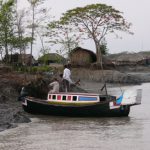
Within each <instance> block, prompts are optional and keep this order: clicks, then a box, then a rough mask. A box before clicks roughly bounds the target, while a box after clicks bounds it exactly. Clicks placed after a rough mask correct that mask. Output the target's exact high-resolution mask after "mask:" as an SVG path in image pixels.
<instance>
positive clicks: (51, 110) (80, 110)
mask: <svg viewBox="0 0 150 150" xmlns="http://www.w3.org/2000/svg"><path fill="white" fill-rule="evenodd" d="M22 104H23V105H22V106H23V109H24V110H25V111H26V112H29V113H34V114H46V115H57V116H76V117H90V116H95V117H97V116H101V117H121V116H128V114H129V112H130V106H129V105H124V106H120V107H116V108H114V109H110V102H103V103H100V102H97V103H94V104H90V105H78V106H71V105H63V104H62V105H60V104H51V103H48V101H46V100H37V99H36V100H33V99H32V98H31V99H30V98H24V101H23V103H22Z"/></svg>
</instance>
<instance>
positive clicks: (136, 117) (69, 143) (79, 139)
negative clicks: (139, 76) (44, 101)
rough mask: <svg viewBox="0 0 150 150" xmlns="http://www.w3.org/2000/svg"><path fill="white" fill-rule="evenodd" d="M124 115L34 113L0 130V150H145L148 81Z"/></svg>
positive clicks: (149, 120)
mask: <svg viewBox="0 0 150 150" xmlns="http://www.w3.org/2000/svg"><path fill="white" fill-rule="evenodd" d="M142 88H143V98H142V105H139V106H135V107H134V106H133V107H132V108H131V112H130V115H129V117H124V118H117V117H116V118H71V117H52V116H51V117H50V116H49V117H48V116H38V117H37V118H33V122H31V123H28V124H21V125H20V126H19V127H18V128H14V129H10V130H7V131H4V132H1V133H0V150H60V149H61V150H90V149H94V150H100V149H104V150H116V149H117V150H127V149H128V150H149V146H150V130H149V126H150V100H149V99H148V97H150V92H149V91H150V84H143V85H142Z"/></svg>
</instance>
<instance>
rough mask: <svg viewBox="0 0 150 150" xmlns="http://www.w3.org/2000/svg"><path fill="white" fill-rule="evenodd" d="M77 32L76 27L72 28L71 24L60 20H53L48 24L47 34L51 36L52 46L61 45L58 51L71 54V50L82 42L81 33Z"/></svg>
mask: <svg viewBox="0 0 150 150" xmlns="http://www.w3.org/2000/svg"><path fill="white" fill-rule="evenodd" d="M76 32H77V31H76V29H74V28H72V26H70V25H66V24H62V22H59V21H53V22H51V23H49V24H48V31H47V33H46V36H48V37H49V43H51V46H53V45H59V46H60V49H58V50H57V53H59V54H61V55H66V56H69V54H70V52H71V51H72V50H73V49H74V48H76V47H77V46H78V45H79V43H80V42H81V35H80V33H79V34H77V33H76Z"/></svg>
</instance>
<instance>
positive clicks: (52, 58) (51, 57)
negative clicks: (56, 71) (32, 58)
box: [38, 53, 66, 65]
mask: <svg viewBox="0 0 150 150" xmlns="http://www.w3.org/2000/svg"><path fill="white" fill-rule="evenodd" d="M38 62H39V63H44V64H47V65H49V64H51V63H58V64H64V63H65V62H66V59H65V58H64V57H63V56H61V55H59V54H57V53H48V54H45V55H43V56H41V57H40V58H39V59H38Z"/></svg>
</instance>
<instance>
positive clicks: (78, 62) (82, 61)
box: [71, 50, 93, 66]
mask: <svg viewBox="0 0 150 150" xmlns="http://www.w3.org/2000/svg"><path fill="white" fill-rule="evenodd" d="M92 62H93V59H92V56H91V55H90V53H89V52H87V51H82V50H78V51H76V52H74V53H73V54H72V55H71V64H72V65H73V66H88V65H90V63H92Z"/></svg>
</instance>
